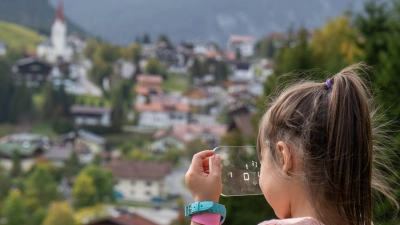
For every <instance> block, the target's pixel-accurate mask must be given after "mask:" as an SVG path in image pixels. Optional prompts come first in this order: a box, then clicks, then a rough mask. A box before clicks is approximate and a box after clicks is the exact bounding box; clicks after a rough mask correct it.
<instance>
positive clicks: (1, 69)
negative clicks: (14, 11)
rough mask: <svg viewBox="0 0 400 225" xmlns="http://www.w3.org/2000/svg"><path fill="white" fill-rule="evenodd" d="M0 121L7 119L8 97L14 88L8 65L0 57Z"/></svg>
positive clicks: (9, 97)
mask: <svg viewBox="0 0 400 225" xmlns="http://www.w3.org/2000/svg"><path fill="white" fill-rule="evenodd" d="M0 81H1V82H0V109H1V110H0V123H4V122H7V121H9V113H8V112H9V107H10V99H11V96H12V92H13V89H14V84H13V82H12V79H11V73H10V65H9V63H7V61H6V60H4V59H0Z"/></svg>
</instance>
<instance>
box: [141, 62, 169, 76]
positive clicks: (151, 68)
mask: <svg viewBox="0 0 400 225" xmlns="http://www.w3.org/2000/svg"><path fill="white" fill-rule="evenodd" d="M145 71H146V73H147V74H153V75H162V76H165V75H166V74H167V71H166V69H165V67H164V65H163V64H162V63H161V62H160V61H159V60H158V59H157V58H149V59H148V60H147V64H146V67H145Z"/></svg>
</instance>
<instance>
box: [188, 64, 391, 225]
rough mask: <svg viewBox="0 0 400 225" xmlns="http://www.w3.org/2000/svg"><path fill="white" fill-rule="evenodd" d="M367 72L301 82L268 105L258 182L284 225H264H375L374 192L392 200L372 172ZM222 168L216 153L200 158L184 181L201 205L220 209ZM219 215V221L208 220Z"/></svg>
mask: <svg viewBox="0 0 400 225" xmlns="http://www.w3.org/2000/svg"><path fill="white" fill-rule="evenodd" d="M363 67H364V66H363V65H361V64H357V65H354V66H351V67H348V68H345V69H344V70H342V71H341V72H340V73H338V74H336V75H334V76H333V77H332V78H330V79H327V80H326V82H323V83H316V82H301V83H297V84H295V85H293V86H291V87H289V88H287V89H286V90H284V91H283V92H281V94H280V96H279V97H278V98H276V99H275V101H273V102H272V104H271V105H270V106H269V109H268V111H267V112H266V113H265V114H264V116H263V118H262V119H261V121H260V125H259V133H258V141H257V142H258V143H257V149H258V154H259V159H260V162H261V171H260V180H259V184H260V187H261V190H262V192H263V194H264V196H265V198H266V200H267V201H268V203H269V204H270V205H271V206H272V208H273V209H274V211H275V213H276V215H277V217H278V218H280V220H272V221H266V222H263V223H261V224H262V225H267V224H304V225H306V224H307V225H308V224H325V225H333V224H335V225H336V224H337V225H339V224H340V225H343V224H344V225H370V224H372V189H377V190H378V191H380V192H382V193H383V194H385V195H387V196H388V197H389V198H390V199H392V200H393V198H392V197H391V193H390V190H389V188H388V186H387V185H385V183H384V179H382V177H378V174H379V173H377V172H376V171H375V169H374V168H373V161H374V160H375V157H374V151H375V150H376V149H374V148H375V147H374V146H373V144H374V143H373V142H374V141H373V136H374V135H373V130H374V129H373V124H372V122H373V121H372V116H371V115H372V111H373V110H374V108H373V105H372V101H371V95H370V93H369V92H368V90H367V88H366V86H365V84H364V83H363V82H362V80H361V79H360V78H359V76H358V75H357V71H359V70H362V69H363ZM209 159H210V163H208V162H209ZM221 168H222V166H221V164H220V157H219V155H215V156H213V151H210V150H207V151H203V152H200V153H198V154H196V155H195V156H194V157H193V160H192V164H191V166H190V168H189V170H188V172H187V173H186V176H185V180H186V184H187V186H188V187H189V190H190V191H191V193H192V195H193V197H194V199H195V201H196V202H202V201H212V202H214V203H218V201H219V196H220V194H221V191H222V184H221ZM208 171H209V172H208ZM228 216H229V212H228ZM195 217H196V219H193V218H195ZM212 217H214V218H215V217H217V220H216V221H214V222H203V221H206V220H207V219H210V218H212ZM191 218H192V224H193V225H197V224H206V225H214V224H219V218H220V215H217V214H214V213H208V212H207V213H199V214H196V215H194V216H193V217H191ZM199 218H200V219H199ZM196 221H197V222H196Z"/></svg>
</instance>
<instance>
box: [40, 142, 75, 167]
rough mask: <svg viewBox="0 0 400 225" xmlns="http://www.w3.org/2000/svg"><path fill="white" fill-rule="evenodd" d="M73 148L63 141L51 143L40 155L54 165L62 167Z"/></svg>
mask: <svg viewBox="0 0 400 225" xmlns="http://www.w3.org/2000/svg"><path fill="white" fill-rule="evenodd" d="M72 151H73V148H72V146H70V145H65V144H63V143H53V144H52V145H51V147H50V149H49V150H47V151H46V152H44V154H43V155H42V156H41V157H42V158H44V159H47V160H48V161H50V162H52V163H53V164H55V165H56V166H59V167H63V166H64V165H65V162H66V161H67V160H68V159H69V158H70V157H71V154H72Z"/></svg>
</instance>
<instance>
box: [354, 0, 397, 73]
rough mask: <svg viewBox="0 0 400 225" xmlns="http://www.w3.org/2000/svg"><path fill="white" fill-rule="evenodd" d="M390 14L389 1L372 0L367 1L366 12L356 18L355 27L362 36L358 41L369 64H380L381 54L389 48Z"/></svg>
mask: <svg viewBox="0 0 400 225" xmlns="http://www.w3.org/2000/svg"><path fill="white" fill-rule="evenodd" d="M390 15H391V13H390V11H389V9H388V4H387V2H382V3H378V2H376V1H373V0H370V1H368V2H366V3H365V5H364V12H362V13H359V14H358V15H357V16H356V18H355V23H354V24H355V27H356V28H357V30H358V31H359V34H360V35H361V37H362V39H361V41H357V42H356V43H357V44H358V46H359V47H360V48H361V49H362V50H363V51H364V55H363V57H362V59H363V60H364V61H365V62H366V63H367V64H368V65H371V66H375V65H380V62H381V58H380V54H381V53H384V52H387V51H388V49H389V46H388V42H387V38H388V35H390V34H391V32H392V27H391V24H390V21H391V18H390Z"/></svg>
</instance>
